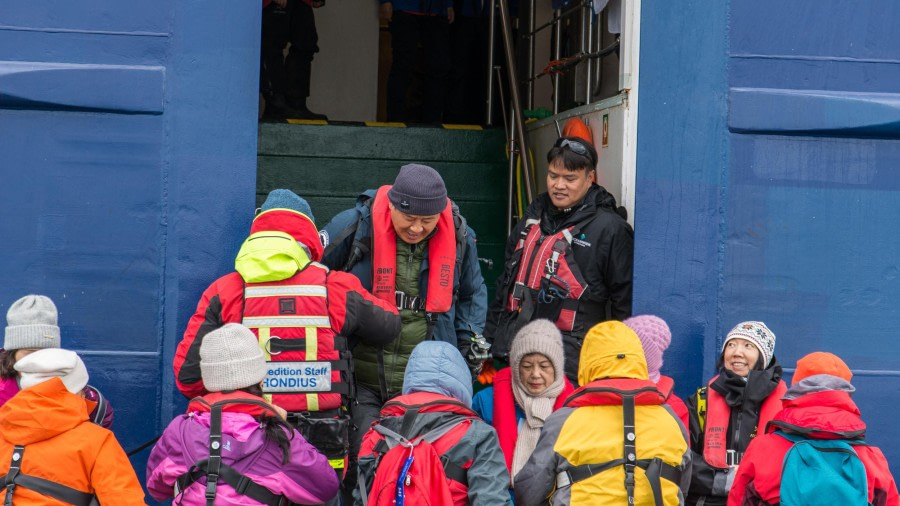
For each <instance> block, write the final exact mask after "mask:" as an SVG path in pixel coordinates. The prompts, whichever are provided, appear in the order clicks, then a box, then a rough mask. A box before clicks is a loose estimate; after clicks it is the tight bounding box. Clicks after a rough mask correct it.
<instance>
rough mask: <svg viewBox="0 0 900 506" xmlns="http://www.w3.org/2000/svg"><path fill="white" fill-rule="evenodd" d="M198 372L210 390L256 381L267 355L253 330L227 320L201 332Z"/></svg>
mask: <svg viewBox="0 0 900 506" xmlns="http://www.w3.org/2000/svg"><path fill="white" fill-rule="evenodd" d="M200 375H201V377H202V378H203V385H204V386H206V389H207V390H209V391H210V392H221V391H224V390H238V389H241V388H246V387H249V386H253V385H258V384H259V382H260V381H262V380H263V378H265V377H266V359H265V358H264V357H263V353H262V350H261V349H260V348H259V340H257V339H256V336H255V335H254V334H253V332H251V331H250V329H248V328H247V327H245V326H243V325H241V324H239V323H226V324H225V325H223V326H222V327H220V328H218V329H216V330H214V331H212V332H210V333H209V334H206V335H205V336H203V343H202V344H200Z"/></svg>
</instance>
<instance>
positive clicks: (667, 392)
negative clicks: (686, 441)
mask: <svg viewBox="0 0 900 506" xmlns="http://www.w3.org/2000/svg"><path fill="white" fill-rule="evenodd" d="M656 388H658V389H659V391H660V392H662V394H663V396H664V397H665V398H666V404H667V405H668V406H669V407H670V408H672V411H674V412H675V416H677V417H678V419H679V420H681V423H683V424H684V430H685V433H687V428H688V423H689V422H688V418H689V417H688V408H687V404H685V403H684V401H683V400H681V397H678V396H677V395H675V390H674V388H675V380H673V379H672V378H670V377H668V376H660V377H659V381H657V382H656Z"/></svg>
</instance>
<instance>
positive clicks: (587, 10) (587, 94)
mask: <svg viewBox="0 0 900 506" xmlns="http://www.w3.org/2000/svg"><path fill="white" fill-rule="evenodd" d="M581 15H582V16H583V18H582V26H583V27H585V30H584V33H586V34H587V40H586V41H583V42H586V45H587V51H586V52H588V53H590V52H592V51H593V50H594V12H593V3H592V2H586V3H585V5H584V9H583V10H582V11H581ZM582 47H583V46H582ZM584 65H585V68H584V103H585V104H590V103H591V96H592V94H591V88H592V87H593V84H594V82H593V79H591V78H592V77H593V67H594V61H593V60H592V59H591V58H585V61H584Z"/></svg>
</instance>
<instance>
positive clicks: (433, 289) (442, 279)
mask: <svg viewBox="0 0 900 506" xmlns="http://www.w3.org/2000/svg"><path fill="white" fill-rule="evenodd" d="M390 188H391V187H390V185H385V186H382V187H381V188H379V189H378V193H376V194H375V201H374V202H373V204H372V294H373V295H375V296H376V297H378V298H381V299H384V300H386V301H389V302H390V303H392V304H394V303H396V301H397V293H396V277H397V234H396V232H394V225H393V223H392V222H391V211H390V208H389V207H388V204H389V203H390V202H389V201H388V198H387V192H388V190H390ZM455 264H456V228H455V227H454V224H453V211H452V210H451V207H450V200H449V199H448V200H447V206H446V207H444V210H443V211H441V214H440V215H438V224H437V229H436V232H435V234H434V236H433V237H432V238H431V239H429V240H428V265H429V268H428V285H427V286H428V295H427V297H426V300H425V311H427V312H429V313H446V312H447V311H449V310H450V306H451V305H452V304H453V271H454V267H455Z"/></svg>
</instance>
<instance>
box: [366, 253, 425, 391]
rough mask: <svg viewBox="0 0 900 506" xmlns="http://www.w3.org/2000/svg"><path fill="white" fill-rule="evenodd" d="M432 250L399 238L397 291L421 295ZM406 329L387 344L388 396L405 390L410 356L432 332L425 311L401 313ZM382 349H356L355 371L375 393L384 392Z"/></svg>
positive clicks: (386, 377)
mask: <svg viewBox="0 0 900 506" xmlns="http://www.w3.org/2000/svg"><path fill="white" fill-rule="evenodd" d="M427 250H428V240H424V241H422V242H420V243H418V244H406V243H405V242H403V241H402V240H401V239H400V238H398V239H397V277H396V289H397V290H398V291H401V292H404V293H406V295H408V296H410V297H415V296H418V295H419V272H420V269H421V267H422V260H423V259H424V258H425V252H426V251H427ZM400 319H401V321H402V327H401V330H400V335H399V336H398V337H397V338H396V339H394V340H393V341H391V342H390V343H388V344H386V345H384V347H383V348H382V349H383V354H384V362H383V363H384V380H385V386H386V389H387V394H388V396H390V395H392V394H396V393H399V392H400V390H401V389H402V388H403V375H404V373H405V372H406V364H407V362H409V355H410V353H412V350H413V348H415V347H416V345H417V344H419V343H421V342H422V341H424V340H425V338H426V335H427V332H428V322H427V321H426V319H425V312H424V311H413V310H412V309H402V310H400ZM379 351H380V350H379V348H378V347H375V346H370V345H366V344H362V343H360V344H359V345H357V346H356V347H355V348H354V349H353V361H354V368H355V369H356V381H357V382H358V383H359V384H361V385H363V386H365V387H367V388H369V389H371V390H373V391H375V392H380V391H381V385H380V381H379V379H378V376H379V374H380V371H379V363H378V354H379Z"/></svg>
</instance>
